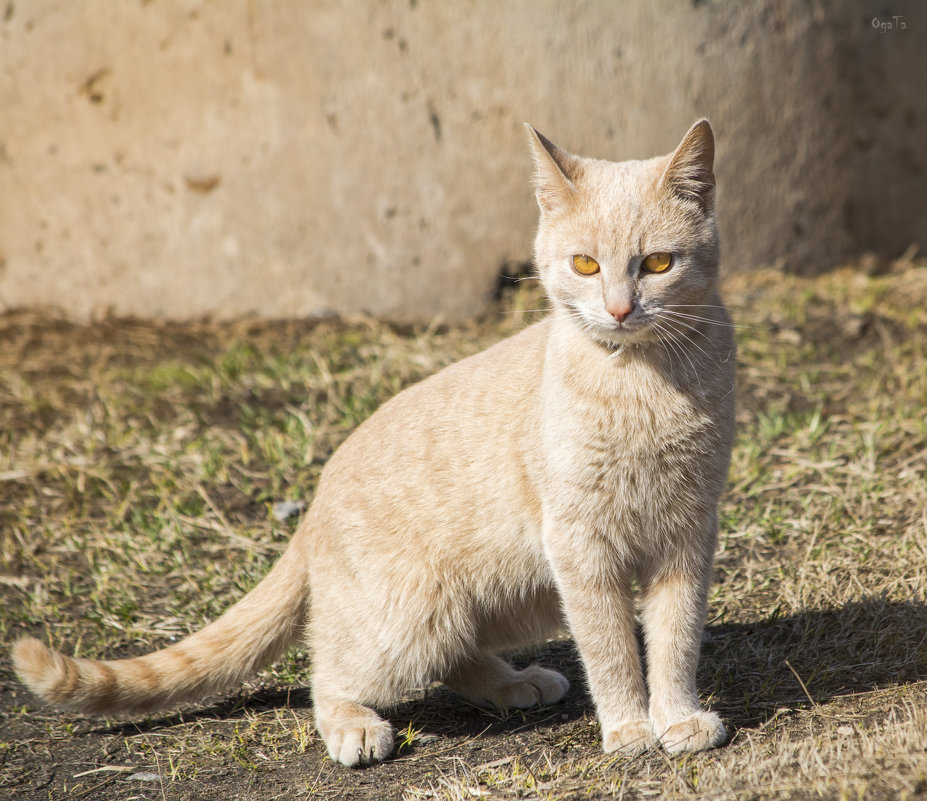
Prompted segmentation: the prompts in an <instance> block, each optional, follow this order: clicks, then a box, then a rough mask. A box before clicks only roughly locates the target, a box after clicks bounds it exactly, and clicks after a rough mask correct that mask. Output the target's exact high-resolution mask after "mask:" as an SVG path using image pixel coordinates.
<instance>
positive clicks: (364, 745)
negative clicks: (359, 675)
mask: <svg viewBox="0 0 927 801" xmlns="http://www.w3.org/2000/svg"><path fill="white" fill-rule="evenodd" d="M328 706H329V708H328V709H327V710H326V714H324V715H318V714H317V716H316V726H317V727H318V729H319V733H320V734H321V735H322V740H323V741H324V742H325V747H326V748H327V749H328V755H329V756H330V757H331V758H332V759H334V760H335V761H336V762H340V763H341V764H342V765H347V766H348V767H352V768H353V767H357V766H359V765H369V764H370V763H372V762H380V761H382V760H384V759H386V758H387V757H388V756H389V755H390V754H392V753H393V727H392V726H390V724H389V723H387V722H386V721H385V720H383V719H382V718H381V717H380V716H379V715H377V713H376V712H374V711H373V710H372V709H368V708H367V707H365V706H360V705H359V704H350V703H341V704H337V705H328Z"/></svg>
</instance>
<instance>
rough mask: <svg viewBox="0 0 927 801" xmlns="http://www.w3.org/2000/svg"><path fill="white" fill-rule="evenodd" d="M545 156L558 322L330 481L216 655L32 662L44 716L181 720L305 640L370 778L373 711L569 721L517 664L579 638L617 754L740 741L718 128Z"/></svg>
mask: <svg viewBox="0 0 927 801" xmlns="http://www.w3.org/2000/svg"><path fill="white" fill-rule="evenodd" d="M529 135H530V141H531V147H532V150H533V153H534V158H535V161H536V164H537V179H536V180H537V199H538V203H539V205H540V208H541V219H540V226H539V228H538V233H537V240H536V243H535V244H536V261H537V267H538V271H539V274H540V278H541V281H542V282H543V284H544V287H545V289H546V291H547V293H548V295H549V296H550V299H551V302H552V304H553V313H552V314H551V315H550V316H549V317H548V318H547V319H546V320H545V321H543V322H541V323H539V324H537V325H534V326H532V327H531V328H528V329H526V330H525V331H523V332H521V333H520V334H518V335H516V336H514V337H512V338H511V339H508V340H506V341H504V342H501V343H499V344H498V345H496V346H495V347H492V348H490V349H489V350H487V351H485V352H483V353H480V354H478V355H476V356H473V357H471V358H469V359H466V360H464V361H462V362H459V363H458V364H454V365H452V366H451V367H448V368H447V369H445V370H443V371H441V372H440V373H438V374H437V375H434V376H432V377H431V378H428V379H427V380H425V381H422V382H421V383H420V384H418V385H416V386H413V387H411V388H409V389H407V390H406V391H404V392H402V393H401V394H399V395H398V396H396V397H395V398H393V399H392V400H390V401H389V402H388V403H386V404H384V405H383V407H382V408H381V409H380V410H379V411H377V412H376V414H374V415H373V416H372V417H371V418H370V419H369V420H367V421H366V422H365V423H364V424H363V425H361V426H360V427H359V428H358V429H357V431H355V432H354V434H352V436H351V437H350V438H349V439H348V440H347V442H345V444H344V445H343V446H342V447H341V448H340V449H339V450H338V452H337V453H335V455H334V456H332V458H331V460H330V461H329V463H328V465H327V466H326V468H325V471H324V472H323V474H322V478H321V482H320V484H319V488H318V493H317V494H316V497H315V501H314V503H313V504H312V507H311V509H310V510H309V512H308V513H307V514H306V517H305V519H304V520H303V522H302V524H301V526H300V527H299V530H298V531H297V532H296V534H295V536H294V537H293V540H292V542H291V543H290V546H289V548H288V549H287V551H286V553H285V554H284V555H283V557H282V558H281V559H280V561H279V562H278V563H277V565H276V566H275V567H274V568H273V570H271V572H270V573H269V574H268V575H267V577H266V578H265V579H264V580H263V581H262V582H261V583H260V584H259V585H258V586H257V587H256V588H255V589H254V590H253V591H252V592H250V593H248V595H246V596H245V597H244V598H243V599H242V600H241V601H239V602H238V603H237V604H235V605H234V606H233V607H232V608H231V609H229V610H228V611H227V612H226V613H225V614H224V615H222V617H220V618H219V619H218V620H216V621H215V622H214V623H212V624H210V625H209V626H207V627H206V628H204V629H203V630H202V631H200V632H198V633H196V634H193V635H192V636H190V637H188V638H187V639H185V640H183V641H182V642H180V643H177V644H176V645H172V646H170V647H168V648H165V649H164V650H161V651H157V652H156V653H152V654H149V655H147V656H142V657H138V658H135V659H124V660H118V661H93V660H86V659H71V658H69V657H67V656H64V655H62V654H60V653H57V652H55V651H52V650H49V649H48V648H46V647H45V646H44V645H43V644H41V643H40V642H39V641H38V640H35V639H22V640H20V641H19V642H18V643H16V645H15V648H14V660H15V665H16V669H17V671H18V672H19V675H20V676H21V677H22V679H23V681H24V682H25V683H26V685H28V686H29V687H30V688H31V689H32V690H33V691H34V692H35V693H36V694H37V695H39V696H41V697H42V698H44V699H46V700H47V701H49V702H51V703H54V704H57V705H59V706H62V707H66V708H69V709H72V710H77V711H81V712H96V713H105V714H107V715H113V714H118V713H128V712H141V711H153V710H156V709H163V708H167V707H171V706H174V705H175V704H178V703H179V702H182V701H193V700H196V699H199V698H202V697H203V696H205V695H207V694H210V693H216V692H222V691H225V690H227V689H228V688H230V687H231V686H233V685H235V684H236V683H238V682H240V681H242V680H243V679H244V678H245V677H246V676H247V675H248V674H250V673H251V672H252V671H254V670H256V669H258V668H260V667H261V666H263V665H265V664H267V663H268V662H271V661H272V660H274V659H276V658H277V657H278V656H280V655H281V654H282V653H283V652H284V651H285V649H286V648H287V647H288V646H290V645H291V644H292V643H294V642H296V641H298V640H304V641H305V642H306V643H308V646H309V648H310V649H311V654H312V671H313V679H312V684H313V688H312V689H313V699H314V709H315V717H316V723H317V725H318V728H319V731H320V732H321V735H322V738H323V739H324V741H325V744H326V746H327V748H328V752H329V754H330V755H331V757H332V758H333V759H336V760H338V761H340V762H343V763H344V764H346V765H356V764H358V763H363V762H368V761H374V760H380V759H384V758H385V757H387V756H389V754H390V753H391V752H392V750H393V730H392V728H391V726H390V724H389V723H388V722H386V721H385V720H383V719H382V718H381V717H380V716H379V715H378V714H377V712H375V711H374V710H375V709H381V710H382V709H384V708H387V707H389V706H390V704H392V703H394V702H395V701H396V700H397V699H399V698H401V697H402V696H403V695H404V694H406V693H407V692H408V691H409V690H410V689H413V688H415V687H420V686H422V685H425V684H427V683H428V682H431V681H434V680H440V681H443V682H444V683H445V684H446V685H448V686H449V687H451V688H453V689H454V690H456V691H457V692H459V693H460V694H461V695H463V696H465V697H466V698H469V699H471V700H473V701H475V702H476V703H480V704H499V705H501V706H515V707H530V706H533V705H534V704H538V703H542V704H549V703H552V702H554V701H557V700H558V699H560V698H561V697H562V696H563V694H564V693H565V692H566V691H567V686H568V685H567V681H566V679H565V678H564V677H563V676H561V675H560V674H559V673H556V672H554V671H552V670H548V669H545V668H542V667H539V666H532V667H529V668H527V669H525V670H520V671H519V670H515V669H514V668H512V667H511V666H510V665H509V664H508V663H507V662H506V661H504V660H503V659H502V658H501V657H500V656H498V654H499V653H500V652H504V651H506V650H508V649H513V648H519V647H522V646H525V645H526V644H529V643H535V642H538V641H543V640H544V638H546V637H548V636H550V635H552V634H554V633H556V632H557V631H558V630H560V629H561V628H562V626H564V625H566V627H567V628H568V630H569V632H570V633H571V634H572V636H573V637H574V638H575V640H576V644H577V646H578V648H579V653H580V656H581V658H582V662H583V666H584V668H585V671H586V676H587V679H588V683H589V689H590V691H591V694H592V697H593V699H594V700H595V706H596V710H597V712H598V717H599V721H600V722H601V726H602V736H603V740H604V747H605V750H606V751H614V750H616V749H623V750H625V751H627V752H637V751H641V750H643V749H645V748H647V747H649V746H653V745H655V744H657V743H660V744H661V745H662V746H663V747H664V748H666V749H667V750H669V751H671V752H678V751H696V750H699V749H703V748H710V747H713V746H717V745H719V744H720V743H721V742H722V741H723V740H724V738H725V729H724V726H723V725H722V723H721V721H720V719H719V718H718V717H717V716H716V715H715V714H713V713H711V712H707V711H705V710H703V709H702V708H701V706H700V704H699V700H698V696H697V694H696V687H695V669H696V662H697V660H698V654H699V643H700V639H701V633H702V627H703V621H704V616H705V605H706V595H707V592H708V584H709V580H710V576H711V570H712V560H713V552H714V548H715V539H716V532H717V526H718V519H717V504H718V498H719V496H720V494H721V490H722V487H723V485H724V481H725V475H726V472H727V468H728V460H729V454H730V448H731V440H732V432H733V425H734V416H733V409H734V395H733V382H734V345H733V341H732V337H731V329H730V323H729V320H728V316H727V312H726V311H725V308H724V306H723V305H722V302H721V299H720V297H719V294H718V278H717V272H718V236H717V229H716V226H715V218H714V176H713V172H712V163H713V158H714V140H713V137H712V132H711V128H710V126H709V124H708V122H707V121H705V120H702V121H701V122H698V123H696V124H695V125H694V126H693V127H692V128H691V129H690V130H689V132H688V133H687V134H686V135H685V138H684V139H683V140H682V143H681V144H680V145H679V147H678V148H677V149H676V151H675V152H674V153H673V154H671V155H669V156H663V157H659V158H654V159H650V160H648V161H626V162H622V163H611V162H606V161H596V160H592V159H586V158H580V157H577V156H573V155H571V154H569V153H567V152H566V151H564V150H562V149H560V148H559V147H557V146H556V145H554V144H553V143H551V142H549V141H548V140H547V139H545V138H544V137H542V136H540V135H539V134H537V133H536V132H535V131H534V130H533V129H530V128H529ZM635 582H636V584H637V586H638V587H639V590H640V605H641V610H642V622H643V631H644V638H645V646H646V656H647V659H646V663H647V683H646V685H645V682H644V673H643V671H642V667H641V660H640V656H639V651H638V642H637V638H636V634H635V597H634V594H633V591H632V588H633V586H634V585H635ZM648 688H649V697H648Z"/></svg>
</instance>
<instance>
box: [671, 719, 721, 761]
mask: <svg viewBox="0 0 927 801" xmlns="http://www.w3.org/2000/svg"><path fill="white" fill-rule="evenodd" d="M726 739H727V729H725V728H724V724H723V723H722V722H721V718H719V717H718V716H717V715H716V714H715V713H714V712H705V711H701V712H696V713H695V714H694V715H690V716H689V717H687V718H683V719H682V720H680V721H677V722H676V723H674V724H672V725H671V726H669V727H668V728H667V729H666V731H664V732H663V734H662V735H661V736H660V743H661V744H662V746H663V747H664V748H665V749H666V750H667V751H668V752H669V753H670V754H681V753H688V752H692V751H704V750H706V749H708V748H717V747H718V746H719V745H722V744H723V743H724V741H725V740H726Z"/></svg>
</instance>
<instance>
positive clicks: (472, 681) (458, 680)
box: [443, 651, 570, 709]
mask: <svg viewBox="0 0 927 801" xmlns="http://www.w3.org/2000/svg"><path fill="white" fill-rule="evenodd" d="M443 681H444V683H445V684H446V685H447V686H448V687H450V688H451V689H452V690H454V691H456V692H458V693H460V694H461V695H462V696H464V698H468V699H469V700H471V701H473V702H474V703H477V704H493V705H495V706H500V707H517V708H519V709H528V708H529V707H532V706H538V705H539V704H552V703H554V702H555V701H559V700H560V699H561V698H563V696H564V695H565V694H566V691H567V690H568V689H569V688H570V683H569V682H568V681H567V680H566V678H565V677H564V676H562V675H561V674H560V673H557V671H555V670H548V669H547V668H542V667H541V666H540V665H531V666H530V667H526V668H525V669H524V670H516V669H515V668H513V667H512V666H511V665H510V664H509V663H508V662H506V661H505V660H504V659H501V658H500V657H498V656H496V655H495V654H490V653H487V652H485V651H481V652H478V653H476V654H473V655H471V656H469V657H467V658H465V659H463V660H461V661H460V662H458V663H457V665H456V666H455V667H454V668H453V669H452V670H451V671H450V672H449V673H448V674H447V675H446V676H445V677H444V679H443Z"/></svg>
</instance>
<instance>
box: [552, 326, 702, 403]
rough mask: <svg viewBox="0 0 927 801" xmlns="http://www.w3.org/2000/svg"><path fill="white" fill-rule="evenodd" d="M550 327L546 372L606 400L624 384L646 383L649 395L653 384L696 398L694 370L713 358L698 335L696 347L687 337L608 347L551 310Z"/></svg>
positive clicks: (698, 390) (696, 372)
mask: <svg viewBox="0 0 927 801" xmlns="http://www.w3.org/2000/svg"><path fill="white" fill-rule="evenodd" d="M550 325H551V331H550V339H549V344H548V368H549V369H554V370H556V371H558V372H560V373H561V375H562V377H563V380H564V381H565V382H566V383H567V384H568V385H570V386H571V387H572V388H573V389H575V390H576V391H578V392H580V393H581V394H583V395H588V396H599V397H601V398H602V399H603V400H606V401H607V400H608V399H610V398H614V397H615V396H616V395H626V394H627V392H628V387H629V385H635V384H638V385H647V386H648V387H649V389H650V391H652V390H653V388H654V387H653V384H654V382H657V383H662V382H665V383H666V384H667V385H668V386H672V387H675V388H676V389H677V390H679V391H683V392H687V391H688V390H690V389H691V391H692V392H693V393H697V394H701V391H702V389H703V384H702V382H701V379H700V378H699V372H700V371H701V370H702V369H703V368H704V367H706V365H705V360H706V358H709V359H712V360H713V359H714V357H715V353H714V352H715V350H716V349H715V348H714V347H713V346H712V344H711V341H710V340H711V337H708V336H705V335H704V334H702V333H701V332H697V333H698V334H699V337H700V339H699V343H700V344H699V343H696V344H697V346H696V345H693V344H692V340H691V338H688V339H678V340H674V341H673V342H672V343H667V342H663V341H660V340H652V341H645V342H634V343H628V344H626V345H623V346H619V347H613V346H608V345H606V344H603V343H601V342H598V341H597V340H595V339H593V338H592V337H591V336H589V334H588V333H587V332H585V331H583V330H582V327H581V326H580V325H578V324H577V323H576V321H575V319H573V317H572V316H571V314H570V312H569V311H568V310H566V309H557V308H555V310H554V312H553V314H552V315H551V319H550ZM693 335H694V334H693Z"/></svg>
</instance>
